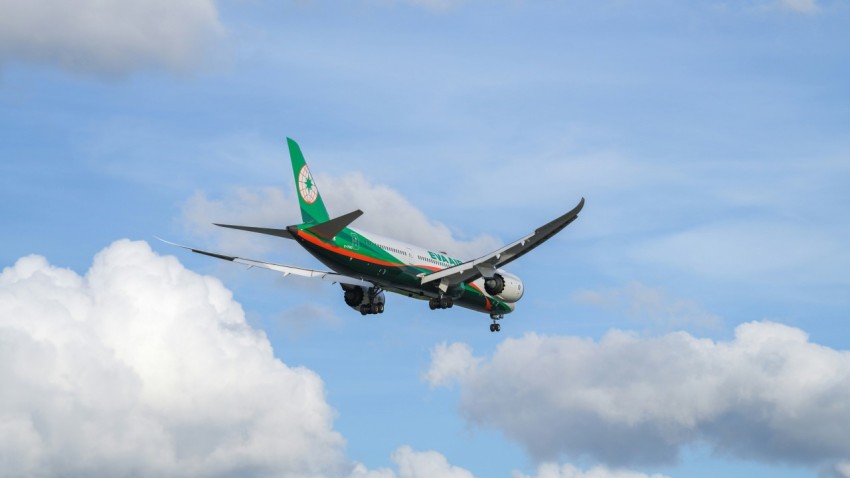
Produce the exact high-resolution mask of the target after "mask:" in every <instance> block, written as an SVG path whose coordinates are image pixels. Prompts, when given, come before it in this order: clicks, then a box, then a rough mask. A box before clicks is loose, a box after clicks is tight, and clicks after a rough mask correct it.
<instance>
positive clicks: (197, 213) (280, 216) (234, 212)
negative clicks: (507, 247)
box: [181, 173, 501, 258]
mask: <svg viewBox="0 0 850 478" xmlns="http://www.w3.org/2000/svg"><path fill="white" fill-rule="evenodd" d="M316 183H317V184H318V186H319V190H320V191H321V192H322V198H323V200H324V202H325V205H326V206H327V207H328V209H329V211H330V213H331V215H332V216H333V215H341V214H345V213H347V212H350V211H353V210H355V209H361V210H362V211H363V212H364V213H365V214H364V215H363V216H361V217H360V218H358V219H357V221H355V222H354V224H353V225H352V226H353V227H355V228H357V229H363V230H365V231H370V232H374V233H377V234H381V235H384V236H389V237H392V238H395V239H399V240H402V241H405V242H408V243H411V244H416V245H420V246H426V247H432V248H434V249H440V250H445V251H447V252H448V253H449V254H451V255H454V256H457V257H459V258H473V257H477V256H478V255H481V254H483V253H486V252H488V251H491V250H493V249H496V248H498V247H499V245H500V244H501V243H500V242H499V241H498V240H497V239H495V238H494V237H492V236H488V235H481V236H478V237H476V238H474V239H471V240H462V239H458V238H456V237H455V235H454V234H453V233H452V231H451V230H450V229H449V228H448V227H447V226H445V225H444V224H441V223H439V222H435V221H432V220H430V219H428V217H426V216H425V214H424V213H423V212H422V211H420V210H419V209H417V208H416V207H415V206H413V205H412V204H411V203H410V201H408V200H407V199H406V198H405V197H404V196H402V195H401V194H400V193H399V192H398V191H396V190H395V189H392V188H389V187H387V186H382V185H376V184H372V183H371V182H369V180H368V179H366V178H365V177H364V176H363V175H362V174H359V173H352V174H347V175H344V176H340V177H337V176H319V177H318V178H317V181H316ZM212 222H219V223H221V222H224V223H228V222H230V223H235V224H243V225H249V226H262V227H284V226H287V225H289V224H296V223H300V222H301V217H300V212H299V208H298V202H297V200H296V199H294V198H290V197H287V196H286V195H285V194H284V193H283V192H282V190H281V189H278V188H257V189H254V190H248V189H244V188H237V189H233V190H232V191H230V192H229V193H228V194H227V195H225V196H224V197H223V198H220V199H209V198H208V197H207V196H206V195H205V194H203V193H200V192H199V193H196V194H195V195H194V196H192V197H191V198H190V199H189V200H187V201H186V203H185V204H184V206H183V211H182V218H181V223H183V224H185V227H186V228H187V229H188V231H189V232H191V233H193V234H196V235H202V236H207V237H213V235H214V237H216V238H219V239H218V240H217V241H216V242H217V245H216V247H222V248H225V249H227V248H230V247H237V248H239V250H249V251H250V250H253V251H254V252H257V253H259V252H264V251H266V250H268V249H269V248H270V247H271V246H272V245H274V244H279V243H280V240H276V239H272V240H268V239H264V238H263V237H262V236H261V235H258V234H250V233H246V232H241V231H237V232H232V231H222V230H221V229H220V228H216V227H214V226H211V225H210V223H212ZM275 240H276V241H277V242H274V241H275Z"/></svg>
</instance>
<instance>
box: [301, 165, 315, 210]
mask: <svg viewBox="0 0 850 478" xmlns="http://www.w3.org/2000/svg"><path fill="white" fill-rule="evenodd" d="M298 194H300V195H301V199H303V200H304V202H306V203H307V204H313V203H314V202H316V198H317V197H319V189H318V188H316V183H314V182H313V176H312V175H311V174H310V170H309V169H308V168H307V165H306V164H305V165H304V167H302V168H301V172H299V173H298Z"/></svg>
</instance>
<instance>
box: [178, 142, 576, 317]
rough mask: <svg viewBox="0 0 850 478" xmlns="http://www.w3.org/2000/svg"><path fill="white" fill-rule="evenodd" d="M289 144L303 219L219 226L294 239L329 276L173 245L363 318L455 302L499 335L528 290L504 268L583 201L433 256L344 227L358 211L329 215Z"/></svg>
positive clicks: (558, 226) (550, 233)
mask: <svg viewBox="0 0 850 478" xmlns="http://www.w3.org/2000/svg"><path fill="white" fill-rule="evenodd" d="M287 143H288V146H289V157H290V159H291V161H292V172H293V177H294V179H295V190H296V195H297V196H298V204H299V206H300V208H301V219H302V221H303V222H302V223H301V224H295V225H291V226H288V227H286V228H285V229H276V228H268V227H255V226H237V225H229V224H217V225H219V226H222V227H228V228H233V229H240V230H244V231H248V232H254V233H260V234H269V235H274V236H278V237H283V238H287V239H292V240H294V241H296V242H297V243H298V244H300V245H301V246H302V247H304V249H306V250H307V251H308V252H309V253H310V254H312V255H313V256H314V257H316V258H317V259H318V260H319V261H321V262H322V263H323V264H325V265H326V266H327V267H328V268H330V269H331V270H332V271H333V272H331V271H319V270H312V269H305V268H301V267H295V266H287V265H282V264H275V263H270V262H264V261H259V260H254V259H246V258H241V257H236V256H228V255H224V254H219V253H215V252H209V251H204V250H200V249H195V248H191V247H188V246H180V245H179V244H175V245H178V246H180V247H184V248H187V249H190V250H192V251H193V252H197V253H200V254H205V255H208V256H212V257H216V258H218V259H224V260H229V261H232V262H238V263H241V264H248V265H251V266H255V267H263V268H266V269H271V270H275V271H278V272H281V273H283V274H284V275H290V274H292V275H299V276H303V277H311V278H318V279H322V280H326V281H330V282H334V283H337V284H339V285H340V286H341V287H342V289H343V298H344V300H345V303H346V305H348V306H349V307H351V308H353V309H355V310H357V311H359V312H360V313H361V314H363V315H366V314H380V313H383V312H384V307H385V304H386V299H385V294H384V292H385V291H386V292H393V293H396V294H400V295H404V296H407V297H412V298H417V299H423V300H427V301H428V304H429V307H430V308H431V309H432V310H433V309H448V308H451V307H453V306H454V305H457V306H460V307H463V308H466V309H470V310H474V311H477V312H483V313H486V314H488V315H489V316H490V318H491V319H492V323H491V324H490V331H491V332H497V331H499V330H501V325H500V324H499V323H498V322H497V321H498V320H499V319H501V318H503V317H504V316H505V314H508V313H510V312H513V311H514V310H515V308H516V302H517V301H519V299H520V298H522V296H523V294H524V292H525V291H524V288H523V283H522V281H521V280H520V279H519V278H518V277H516V276H515V275H513V274H510V273H508V272H506V271H504V270H503V269H502V268H501V267H502V266H504V265H506V264H508V263H510V262H512V261H514V260H516V259H517V258H519V257H521V256H522V255H524V254H526V253H527V252H529V251H531V250H532V249H534V248H535V247H537V246H538V245H540V244H542V243H543V242H544V241H546V240H548V239H550V238H551V237H553V236H554V235H555V234H557V233H558V232H560V231H561V230H562V229H563V228H565V227H566V226H567V225H569V224H570V223H572V222H573V221H574V220H575V219H576V218H577V217H578V213H579V212H580V211H581V210H582V208H583V207H584V198H582V199H581V201H580V202H579V204H578V205H577V206H576V207H575V208H573V209H572V210H570V211H569V212H567V213H565V214H563V215H561V216H560V217H558V218H556V219H554V220H552V221H550V222H549V223H547V224H545V225H543V226H541V227H539V228H537V229H535V230H534V232H532V233H529V234H526V235H525V236H523V237H521V238H520V239H518V240H516V241H514V242H512V243H510V244H508V245H506V246H504V247H502V248H500V249H498V250H496V251H493V252H491V253H489V254H486V255H484V256H481V257H479V258H476V259H473V260H468V261H463V260H460V259H456V258H454V257H451V256H449V255H448V254H446V253H445V252H434V251H432V250H429V249H426V248H422V247H419V246H415V245H413V244H407V243H404V242H401V241H398V240H395V239H391V238H386V237H381V236H379V235H377V234H372V233H369V232H366V231H362V230H358V229H355V228H353V227H349V226H350V225H351V223H353V222H354V221H355V220H356V219H357V218H358V217H360V215H362V214H363V212H362V211H360V210H356V211H352V212H350V213H348V214H344V215H342V216H339V217H336V218H331V217H330V216H329V215H328V212H327V209H325V204H324V201H323V200H322V196H321V194H319V189H318V186H317V185H316V182H315V180H314V179H313V176H312V174H311V173H310V169H309V167H308V166H307V162H306V161H305V160H304V155H303V153H302V152H301V148H300V147H299V146H298V143H296V142H295V141H293V140H292V139H290V138H287ZM166 242H167V241H166ZM171 244H173V243H171Z"/></svg>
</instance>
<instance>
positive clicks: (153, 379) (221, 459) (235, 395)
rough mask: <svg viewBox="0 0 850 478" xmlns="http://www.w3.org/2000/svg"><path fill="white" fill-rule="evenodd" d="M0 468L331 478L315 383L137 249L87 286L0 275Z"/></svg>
mask: <svg viewBox="0 0 850 478" xmlns="http://www.w3.org/2000/svg"><path fill="white" fill-rule="evenodd" d="M0 383H2V384H3V392H2V394H0V455H2V457H3V473H4V474H6V475H10V476H51V475H59V474H62V475H64V476H127V475H137V476H175V475H184V476H187V475H189V476H226V475H239V476H267V475H274V476H283V475H285V476H305V477H306V476H343V475H345V474H347V471H348V470H349V469H350V468H349V465H348V463H347V461H346V459H345V457H344V453H343V448H344V440H343V438H342V437H341V436H340V435H339V434H338V433H337V432H335V431H334V430H333V429H332V419H333V416H334V412H333V410H332V409H331V408H330V406H329V405H328V404H327V402H326V401H325V392H324V386H323V383H322V381H321V379H320V378H319V377H318V376H317V375H316V374H315V373H313V372H311V371H310V370H307V369H304V368H293V367H288V366H287V365H285V364H284V363H282V362H281V361H279V360H278V359H276V358H275V357H274V355H273V351H272V348H271V345H270V343H269V341H268V340H267V338H266V336H265V335H264V334H263V333H262V332H260V331H258V330H255V329H253V328H252V327H251V326H250V325H248V324H247V323H246V321H245V317H244V313H243V311H242V308H241V307H240V306H239V304H238V303H236V302H234V301H233V298H232V296H231V293H230V292H229V291H228V290H227V289H225V288H224V287H223V286H222V284H221V283H220V282H219V281H218V280H216V279H214V278H211V277H205V276H200V275H198V274H195V273H193V272H191V271H188V270H186V269H185V268H184V267H183V266H182V265H180V263H179V262H178V261H177V260H176V259H175V258H174V257H161V256H158V255H156V254H154V253H153V252H152V251H151V250H150V248H149V246H148V245H147V244H146V243H144V242H130V241H127V240H122V241H118V242H116V243H114V244H112V245H111V246H109V247H108V248H106V249H105V250H103V251H102V252H101V253H99V254H98V255H97V256H96V257H95V259H94V263H93V265H92V267H91V269H90V270H89V271H88V273H87V274H86V275H85V276H80V275H78V274H76V273H75V272H73V271H70V270H66V269H61V268H57V267H55V266H52V265H50V264H49V263H48V262H47V261H46V260H45V259H44V258H42V257H39V256H29V257H25V258H22V259H20V260H18V261H17V263H16V264H15V265H14V266H12V267H8V268H6V269H4V270H3V272H2V274H0Z"/></svg>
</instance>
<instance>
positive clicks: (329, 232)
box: [307, 209, 363, 241]
mask: <svg viewBox="0 0 850 478" xmlns="http://www.w3.org/2000/svg"><path fill="white" fill-rule="evenodd" d="M362 215H363V211H361V210H360V209H358V210H356V211H351V212H350V213H348V214H344V215H342V216H339V217H336V218H333V219H331V220H330V221H326V222H323V223H321V224H316V225H315V226H310V227H308V228H307V230H308V231H310V232H312V233H313V234H315V235H317V236H319V237H321V238H322V239H325V240H328V241H329V240H331V239H333V238H334V236H336V235H337V234H339V232H340V231H342V230H343V229H345V228H346V227H347V226H348V225H349V224H351V223H352V222H354V220H355V219H357V218H358V217H360V216H362Z"/></svg>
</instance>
